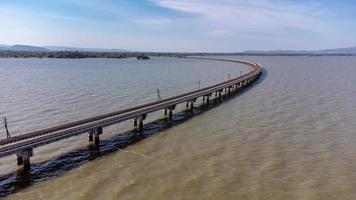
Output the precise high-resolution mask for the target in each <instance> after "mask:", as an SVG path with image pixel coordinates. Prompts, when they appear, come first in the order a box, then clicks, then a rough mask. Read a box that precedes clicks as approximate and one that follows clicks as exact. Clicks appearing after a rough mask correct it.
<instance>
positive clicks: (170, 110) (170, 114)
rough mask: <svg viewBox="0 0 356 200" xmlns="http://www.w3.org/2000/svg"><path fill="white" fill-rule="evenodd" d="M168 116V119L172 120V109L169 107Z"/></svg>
mask: <svg viewBox="0 0 356 200" xmlns="http://www.w3.org/2000/svg"><path fill="white" fill-rule="evenodd" d="M168 118H169V119H170V120H172V118H173V109H171V108H170V109H169V113H168Z"/></svg>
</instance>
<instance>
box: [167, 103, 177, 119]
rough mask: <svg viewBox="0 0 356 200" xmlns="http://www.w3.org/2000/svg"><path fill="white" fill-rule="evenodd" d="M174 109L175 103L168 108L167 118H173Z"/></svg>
mask: <svg viewBox="0 0 356 200" xmlns="http://www.w3.org/2000/svg"><path fill="white" fill-rule="evenodd" d="M175 109H176V106H175V105H174V106H171V107H169V108H168V119H169V120H172V119H173V110H175Z"/></svg>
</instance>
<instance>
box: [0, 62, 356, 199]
mask: <svg viewBox="0 0 356 200" xmlns="http://www.w3.org/2000/svg"><path fill="white" fill-rule="evenodd" d="M233 58H236V59H239V58H240V59H249V60H252V61H256V60H257V61H258V62H259V63H261V64H262V65H263V66H264V68H265V73H264V75H263V76H262V77H261V80H259V81H258V82H257V83H256V84H255V85H254V86H253V87H250V88H248V89H247V90H245V91H243V92H242V93H241V94H239V95H237V96H235V97H233V98H230V99H229V100H227V101H226V102H225V103H223V104H220V105H218V106H214V107H213V108H211V109H209V110H207V111H205V112H201V111H199V110H196V112H195V113H196V114H194V117H191V116H187V115H186V114H184V112H182V113H180V114H178V115H176V116H175V118H174V121H173V122H171V124H170V125H168V126H167V125H166V124H167V123H164V122H162V121H159V120H158V121H157V120H156V119H159V118H160V117H162V112H157V113H154V114H152V115H150V116H149V118H148V119H147V120H146V121H147V122H152V123H151V124H148V125H147V126H146V131H145V132H146V133H144V136H140V138H137V137H138V136H135V134H132V133H131V132H130V130H131V129H132V124H131V122H127V123H123V124H120V125H118V126H113V127H110V128H107V129H105V130H104V132H105V134H104V135H103V139H104V141H103V143H102V147H101V149H100V151H96V150H91V149H90V148H89V147H88V142H87V135H82V136H78V137H75V138H70V139H67V140H64V141H61V142H58V143H55V144H52V145H49V146H45V147H41V148H38V149H35V156H34V157H33V158H32V162H33V163H35V164H34V165H33V167H32V169H31V171H30V173H29V174H22V173H20V172H19V173H16V172H13V171H14V169H16V166H15V157H9V158H6V159H1V166H0V174H2V176H3V178H0V187H1V189H0V191H1V192H2V195H3V196H4V194H11V193H13V194H11V195H8V196H7V197H8V198H9V199H41V198H42V199H118V198H120V199H350V200H351V199H356V189H355V188H356V120H355V119H356V84H355V81H356V57H333V56H330V57H327V56H321V57H304V56H300V57H299V56H298V57H257V58H256V57H233ZM248 70H249V68H248V67H246V66H244V65H236V64H233V63H223V62H217V61H205V60H195V59H174V58H154V59H151V60H149V61H137V60H134V59H123V60H115V59H80V60H66V59H63V60H61V59H1V60H0V78H1V82H2V86H1V90H0V97H1V103H0V116H3V115H6V116H7V118H8V121H9V128H10V131H11V132H12V134H13V135H16V134H19V133H23V132H26V131H31V130H36V129H40V128H45V127H47V126H50V125H55V124H60V123H63V122H67V121H71V120H75V119H81V118H83V117H88V116H91V115H94V114H101V113H106V112H110V111H113V110H117V109H121V108H124V107H126V106H130V105H137V104H139V103H143V102H147V101H151V100H155V98H156V88H159V89H160V91H161V96H163V97H166V96H171V95H174V94H177V93H181V92H183V91H188V90H192V89H196V88H198V83H197V82H198V80H200V81H201V87H203V86H206V85H209V84H212V83H217V82H219V81H222V80H226V79H227V77H228V75H227V74H229V73H230V74H231V77H233V76H238V75H239V74H240V73H245V72H247V71H248ZM179 110H184V105H183V106H181V107H179V108H178V110H177V112H178V111H179ZM182 122H184V123H182ZM120 133H122V134H121V135H122V136H118V135H120ZM0 134H1V136H2V137H4V136H5V132H4V130H3V129H0ZM149 136H150V137H149ZM78 149H79V150H78ZM88 155H89V156H88ZM15 191H16V193H14V192H15Z"/></svg>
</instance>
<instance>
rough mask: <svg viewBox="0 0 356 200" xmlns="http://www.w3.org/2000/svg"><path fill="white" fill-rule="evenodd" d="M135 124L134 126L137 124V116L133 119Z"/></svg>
mask: <svg viewBox="0 0 356 200" xmlns="http://www.w3.org/2000/svg"><path fill="white" fill-rule="evenodd" d="M133 125H134V127H136V126H137V118H136V117H135V118H134V119H133Z"/></svg>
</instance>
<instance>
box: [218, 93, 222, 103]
mask: <svg viewBox="0 0 356 200" xmlns="http://www.w3.org/2000/svg"><path fill="white" fill-rule="evenodd" d="M218 99H219V101H221V99H222V95H221V91H218Z"/></svg>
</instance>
